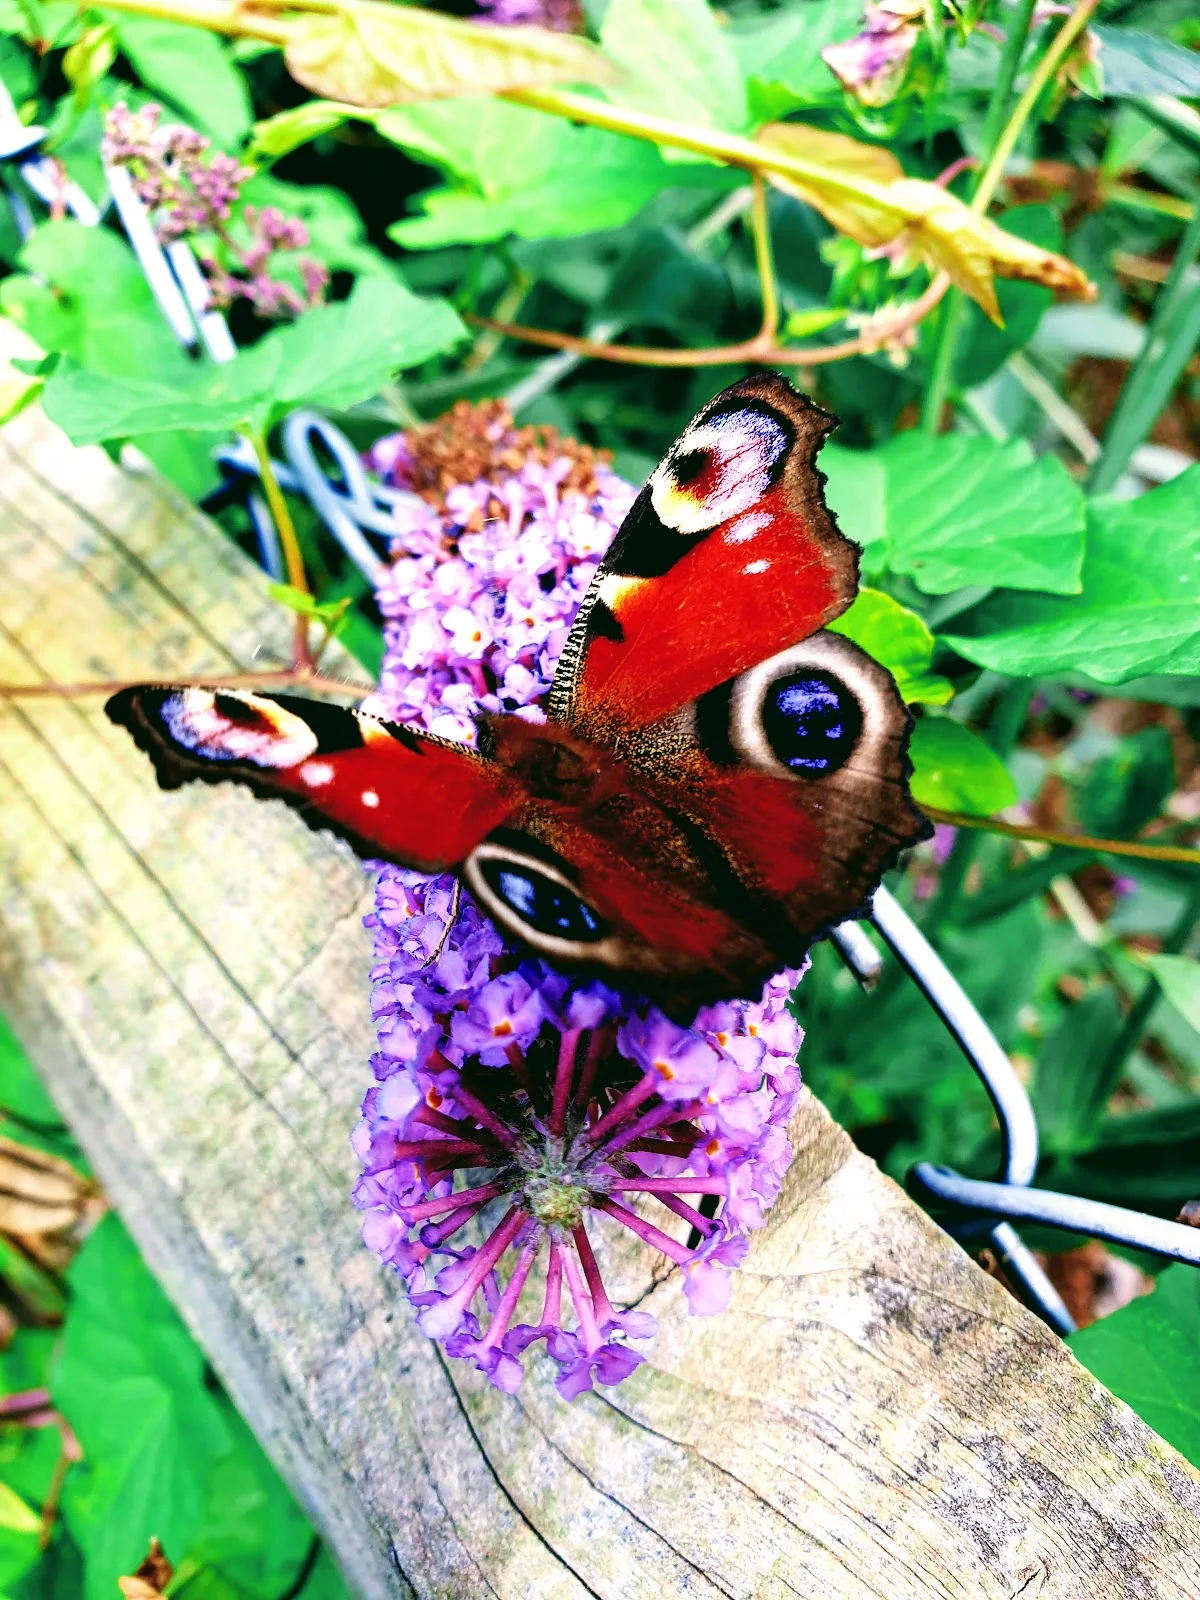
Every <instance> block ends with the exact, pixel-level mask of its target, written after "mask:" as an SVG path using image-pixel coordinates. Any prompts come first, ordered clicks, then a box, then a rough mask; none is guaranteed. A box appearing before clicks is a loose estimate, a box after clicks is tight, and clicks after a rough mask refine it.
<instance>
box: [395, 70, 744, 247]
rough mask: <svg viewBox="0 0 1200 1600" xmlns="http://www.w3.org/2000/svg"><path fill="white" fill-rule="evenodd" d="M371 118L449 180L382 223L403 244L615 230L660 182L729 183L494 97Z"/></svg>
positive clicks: (650, 149)
mask: <svg viewBox="0 0 1200 1600" xmlns="http://www.w3.org/2000/svg"><path fill="white" fill-rule="evenodd" d="M373 121H374V125H375V127H376V128H377V129H378V131H379V132H380V133H381V134H383V136H384V138H386V139H390V140H391V141H392V142H393V143H394V144H398V145H400V146H401V147H402V148H404V149H405V150H407V151H408V152H409V153H410V154H412V155H414V156H416V157H417V158H418V159H421V160H426V161H430V162H433V163H434V164H436V165H437V166H440V167H443V168H444V169H445V170H446V172H447V173H448V174H449V175H451V177H452V178H453V179H455V180H457V181H456V182H453V183H452V185H451V186H449V187H446V188H442V189H433V190H429V191H427V192H426V193H425V194H423V195H421V196H420V197H419V200H420V205H421V207H422V209H423V211H424V213H425V214H424V216H421V217H417V218H413V219H412V220H405V221H401V222H397V223H394V224H393V225H392V227H391V228H389V229H388V233H389V236H390V237H391V238H393V239H394V240H395V241H396V243H397V244H401V245H403V246H405V248H407V249H413V250H422V249H433V248H436V247H437V246H439V245H445V244H465V243H486V242H488V241H490V240H493V239H503V238H505V237H506V236H508V235H510V234H515V235H516V236H517V238H519V239H541V238H549V237H563V236H565V235H570V234H577V233H590V232H594V231H598V230H599V229H602V228H616V227H620V226H621V225H622V224H623V223H625V222H628V221H629V219H630V218H631V217H633V216H635V215H636V214H637V213H638V212H639V211H640V210H641V209H642V207H643V206H644V205H645V204H646V202H647V201H648V200H650V199H652V198H653V196H654V195H656V194H657V193H658V191H659V190H660V189H662V188H664V187H665V186H666V185H667V184H671V183H679V182H684V181H705V182H715V183H718V184H722V185H725V184H728V183H729V182H730V181H731V179H730V177H729V175H727V174H725V173H720V172H717V171H716V169H705V176H704V177H703V178H699V179H693V178H692V177H691V171H692V169H688V168H684V169H680V168H677V167H672V166H670V165H669V164H668V163H667V162H666V161H664V160H663V158H662V156H661V154H660V153H659V151H658V150H657V148H656V147H655V146H654V145H651V144H646V143H644V142H643V141H642V140H639V139H626V138H623V137H622V136H621V135H620V134H616V133H606V132H605V131H603V130H602V129H599V128H576V127H572V126H571V125H570V124H569V123H567V122H564V121H562V120H561V119H560V118H558V117H548V116H545V115H543V114H542V113H541V112H539V111H529V110H527V109H525V108H524V107H523V106H512V105H507V104H506V103H505V102H504V101H501V100H464V101H446V102H437V103H434V104H430V105H423V106H405V107H402V108H398V109H396V110H392V111H385V112H381V113H380V114H379V115H377V116H376V117H375V118H373ZM685 172H686V173H687V174H688V176H687V178H685V177H684V173H685ZM710 174H711V175H710Z"/></svg>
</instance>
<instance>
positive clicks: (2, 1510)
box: [0, 1483, 42, 1533]
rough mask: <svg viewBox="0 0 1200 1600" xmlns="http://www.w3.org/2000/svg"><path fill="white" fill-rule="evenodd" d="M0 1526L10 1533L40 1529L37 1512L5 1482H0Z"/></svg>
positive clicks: (32, 1531)
mask: <svg viewBox="0 0 1200 1600" xmlns="http://www.w3.org/2000/svg"><path fill="white" fill-rule="evenodd" d="M0 1528H7V1529H8V1530H9V1531H10V1532H12V1533H40V1532H41V1529H42V1519H41V1518H40V1517H39V1516H38V1514H37V1512H36V1511H34V1510H33V1508H32V1507H31V1506H30V1505H29V1504H28V1503H27V1502H26V1501H24V1500H22V1499H21V1496H20V1495H19V1494H18V1493H17V1492H16V1490H15V1489H10V1488H9V1487H8V1485H7V1484H6V1483H0Z"/></svg>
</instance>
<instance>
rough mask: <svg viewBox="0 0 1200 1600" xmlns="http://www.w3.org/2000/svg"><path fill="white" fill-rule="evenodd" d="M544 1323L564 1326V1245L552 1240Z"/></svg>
mask: <svg viewBox="0 0 1200 1600" xmlns="http://www.w3.org/2000/svg"><path fill="white" fill-rule="evenodd" d="M542 1325H543V1326H544V1327H552V1328H561V1327H562V1246H561V1245H560V1244H558V1243H557V1242H556V1241H555V1240H553V1239H552V1240H551V1241H550V1259H549V1261H548V1262H547V1263H546V1298H545V1300H544V1301H543V1302H542Z"/></svg>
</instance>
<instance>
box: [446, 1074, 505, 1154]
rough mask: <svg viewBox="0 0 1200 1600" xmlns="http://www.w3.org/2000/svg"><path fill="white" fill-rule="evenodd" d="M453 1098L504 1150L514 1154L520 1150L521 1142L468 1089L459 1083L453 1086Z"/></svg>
mask: <svg viewBox="0 0 1200 1600" xmlns="http://www.w3.org/2000/svg"><path fill="white" fill-rule="evenodd" d="M454 1098H455V1099H456V1100H457V1101H458V1103H459V1105H460V1106H461V1107H462V1108H463V1110H464V1111H469V1112H470V1114H471V1115H472V1116H473V1117H474V1118H475V1121H476V1122H478V1123H479V1125H480V1127H482V1128H486V1129H487V1131H488V1132H489V1133H490V1134H492V1135H493V1136H494V1137H495V1138H496V1139H497V1140H499V1142H500V1143H501V1144H502V1145H503V1146H504V1148H505V1149H506V1150H511V1151H513V1152H514V1154H515V1152H516V1151H518V1150H519V1149H520V1148H521V1141H520V1139H518V1138H517V1136H516V1134H515V1133H513V1132H512V1131H511V1130H510V1129H509V1128H506V1127H505V1126H504V1124H503V1123H502V1122H501V1121H500V1118H499V1117H498V1116H497V1115H496V1113H495V1112H494V1111H490V1110H489V1109H488V1107H487V1106H485V1105H484V1103H483V1101H482V1100H478V1099H476V1097H475V1096H474V1095H473V1094H472V1093H471V1091H470V1090H469V1089H464V1088H463V1086H462V1084H461V1083H457V1084H455V1086H454Z"/></svg>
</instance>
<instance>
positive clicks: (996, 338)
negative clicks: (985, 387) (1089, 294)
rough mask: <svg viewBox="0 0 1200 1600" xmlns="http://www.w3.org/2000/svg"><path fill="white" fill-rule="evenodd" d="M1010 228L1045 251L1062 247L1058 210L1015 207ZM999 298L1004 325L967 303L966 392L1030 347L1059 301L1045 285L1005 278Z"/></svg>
mask: <svg viewBox="0 0 1200 1600" xmlns="http://www.w3.org/2000/svg"><path fill="white" fill-rule="evenodd" d="M1004 227H1005V230H1006V232H1008V233H1015V234H1016V235H1017V237H1018V238H1019V239H1027V240H1028V241H1029V243H1030V244H1036V245H1040V246H1041V247H1042V249H1043V250H1061V249H1062V221H1061V219H1060V217H1059V214H1058V212H1057V211H1055V209H1054V208H1053V206H1014V207H1012V209H1011V210H1008V211H1006V212H1005V213H1004ZM996 299H997V300H998V301H999V303H1000V315H1001V317H1002V318H1003V319H1004V325H1003V327H999V326H997V324H996V323H994V322H993V321H992V319H991V318H990V317H987V316H985V315H984V314H983V312H982V311H981V310H980V308H979V306H978V305H976V303H975V302H974V301H973V300H971V301H967V302H966V303H964V305H963V315H962V324H961V328H960V332H959V337H958V343H957V344H956V345H955V348H954V381H955V383H956V384H958V385H959V387H960V388H963V389H973V388H974V387H975V386H976V385H977V384H981V383H984V382H986V381H987V379H988V378H990V377H991V376H992V374H993V373H994V372H996V371H997V370H998V369H999V368H1000V367H1002V366H1003V365H1004V363H1005V362H1006V361H1007V360H1008V358H1009V356H1010V355H1012V353H1013V351H1014V350H1020V349H1022V348H1023V347H1024V346H1025V345H1027V344H1028V343H1029V341H1030V340H1031V339H1032V338H1033V336H1034V334H1035V333H1036V332H1037V327H1038V323H1039V322H1041V320H1042V317H1043V316H1044V315H1045V313H1046V312H1047V311H1048V310H1049V308H1050V306H1051V305H1052V304H1053V302H1054V291H1053V290H1052V289H1048V288H1046V286H1045V285H1044V284H1041V283H1020V282H1018V281H1017V280H1016V279H1013V278H999V279H997V281H996Z"/></svg>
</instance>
